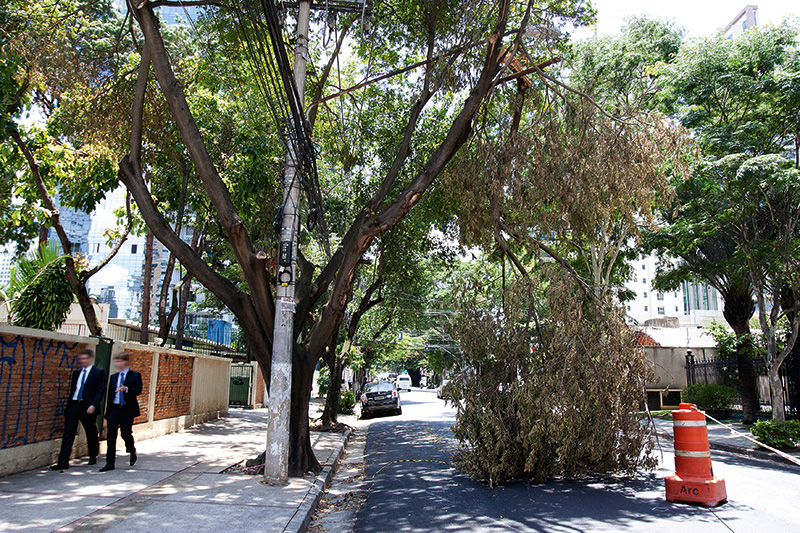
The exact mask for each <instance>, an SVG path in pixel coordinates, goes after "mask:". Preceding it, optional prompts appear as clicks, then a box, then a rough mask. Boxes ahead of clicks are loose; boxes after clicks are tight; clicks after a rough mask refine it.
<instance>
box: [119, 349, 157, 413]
mask: <svg viewBox="0 0 800 533" xmlns="http://www.w3.org/2000/svg"><path fill="white" fill-rule="evenodd" d="M125 352H126V353H127V354H128V355H130V357H131V360H130V366H131V370H135V371H137V372H139V373H140V374H141V375H142V393H141V394H140V395H139V397H138V400H139V409H140V410H141V411H142V414H141V415H139V416H138V417H136V418H135V419H134V421H133V423H134V424H144V423H146V422H147V415H148V412H147V410H148V408H149V407H148V406H149V404H150V380H151V378H152V376H153V354H152V353H151V352H145V351H142V350H132V349H130V348H128V349H126V350H125Z"/></svg>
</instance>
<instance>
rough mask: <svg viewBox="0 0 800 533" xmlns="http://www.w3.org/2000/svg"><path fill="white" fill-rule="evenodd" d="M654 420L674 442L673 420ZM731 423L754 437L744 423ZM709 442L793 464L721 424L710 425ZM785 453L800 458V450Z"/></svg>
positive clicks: (662, 434) (723, 448) (714, 447)
mask: <svg viewBox="0 0 800 533" xmlns="http://www.w3.org/2000/svg"><path fill="white" fill-rule="evenodd" d="M653 421H654V422H655V424H656V430H657V432H658V434H659V436H660V437H663V438H667V439H669V440H670V442H672V440H673V435H672V421H671V420H661V419H660V418H654V419H653ZM729 425H730V426H731V427H733V428H734V429H735V430H736V431H738V432H739V433H744V434H745V435H747V436H749V437H752V435H751V434H750V430H749V429H748V428H747V427H746V426H744V425H743V424H729ZM708 444H709V447H710V448H711V449H712V450H720V451H724V452H730V453H736V454H739V455H746V456H748V457H753V458H756V459H766V460H768V461H775V462H778V463H781V464H785V465H791V464H792V463H791V462H789V461H787V460H786V459H784V458H782V457H780V456H779V455H778V454H776V453H773V452H770V451H769V450H765V449H764V448H759V447H758V446H756V445H755V444H754V443H753V442H751V441H749V440H747V439H746V438H744V437H742V436H740V435H738V434H736V433H732V432H731V431H730V430H729V429H728V428H726V427H723V426H720V425H719V424H709V425H708ZM785 453H787V454H789V455H792V456H794V457H797V458H798V459H800V450H797V449H795V450H794V451H789V452H785Z"/></svg>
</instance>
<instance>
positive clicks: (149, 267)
mask: <svg viewBox="0 0 800 533" xmlns="http://www.w3.org/2000/svg"><path fill="white" fill-rule="evenodd" d="M152 282H153V232H152V231H148V232H147V237H146V238H145V245H144V269H143V271H142V331H141V335H140V336H139V342H140V343H142V344H147V343H148V342H149V341H150V287H151V285H152Z"/></svg>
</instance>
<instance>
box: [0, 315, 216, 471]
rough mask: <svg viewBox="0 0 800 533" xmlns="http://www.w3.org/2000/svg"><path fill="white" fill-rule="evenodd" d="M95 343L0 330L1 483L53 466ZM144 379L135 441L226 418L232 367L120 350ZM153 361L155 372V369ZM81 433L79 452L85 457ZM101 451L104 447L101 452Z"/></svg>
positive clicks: (200, 358) (135, 348)
mask: <svg viewBox="0 0 800 533" xmlns="http://www.w3.org/2000/svg"><path fill="white" fill-rule="evenodd" d="M96 344H97V341H96V340H95V339H91V338H86V337H78V336H73V335H64V334H61V333H51V332H47V331H41V330H34V329H27V328H18V327H14V326H10V325H7V324H0V476H4V475H8V474H11V473H15V472H20V471H23V470H26V469H30V468H36V467H39V466H43V465H47V464H51V463H52V461H54V460H55V456H56V454H57V453H58V447H59V440H58V439H60V438H61V434H62V432H63V427H64V409H65V407H66V404H67V401H68V396H69V393H70V391H69V382H70V376H71V373H72V371H73V370H75V369H76V368H77V367H78V363H77V357H76V355H77V352H79V351H80V350H82V349H84V348H86V347H89V348H92V349H94V348H95V347H96ZM122 350H124V351H126V352H127V353H128V354H129V355H130V357H131V361H130V365H131V368H132V369H134V370H136V371H137V372H140V373H141V374H142V381H143V383H142V385H143V391H142V394H141V395H140V396H139V405H140V407H141V410H142V415H141V416H140V417H139V418H137V419H136V425H135V426H134V434H135V436H136V438H137V439H139V438H142V439H146V438H152V437H155V436H159V435H164V434H167V433H171V432H174V431H179V430H181V429H183V428H185V427H189V426H191V425H193V424H196V423H199V422H204V421H206V420H211V419H213V418H217V417H218V416H220V415H222V416H224V414H226V413H227V408H228V390H229V386H230V377H229V376H230V360H229V359H224V358H220V357H211V356H204V355H197V354H191V353H186V352H176V351H175V350H169V349H165V348H159V347H156V346H143V345H141V344H138V343H128V342H121V343H115V344H114V346H113V353H119V352H120V351H122ZM154 362H155V363H156V365H157V366H154ZM81 433H82V432H79V439H78V441H77V442H76V448H75V452H76V453H77V454H82V453H86V449H85V443H84V442H81V441H82V438H81ZM101 449H102V448H101Z"/></svg>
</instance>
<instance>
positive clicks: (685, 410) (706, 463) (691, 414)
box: [666, 403, 728, 507]
mask: <svg viewBox="0 0 800 533" xmlns="http://www.w3.org/2000/svg"><path fill="white" fill-rule="evenodd" d="M672 424H673V430H674V434H675V475H673V476H667V478H666V486H667V501H670V502H692V503H701V504H703V505H705V506H707V507H716V506H717V505H719V504H720V503H723V502H726V501H727V500H728V495H727V492H726V491H725V480H724V479H720V478H717V477H714V469H713V467H712V466H711V449H710V448H709V445H708V429H707V427H706V415H705V413H703V412H702V411H699V410H698V409H697V406H696V405H693V404H689V403H682V404H680V408H679V409H678V410H677V411H673V412H672Z"/></svg>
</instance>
